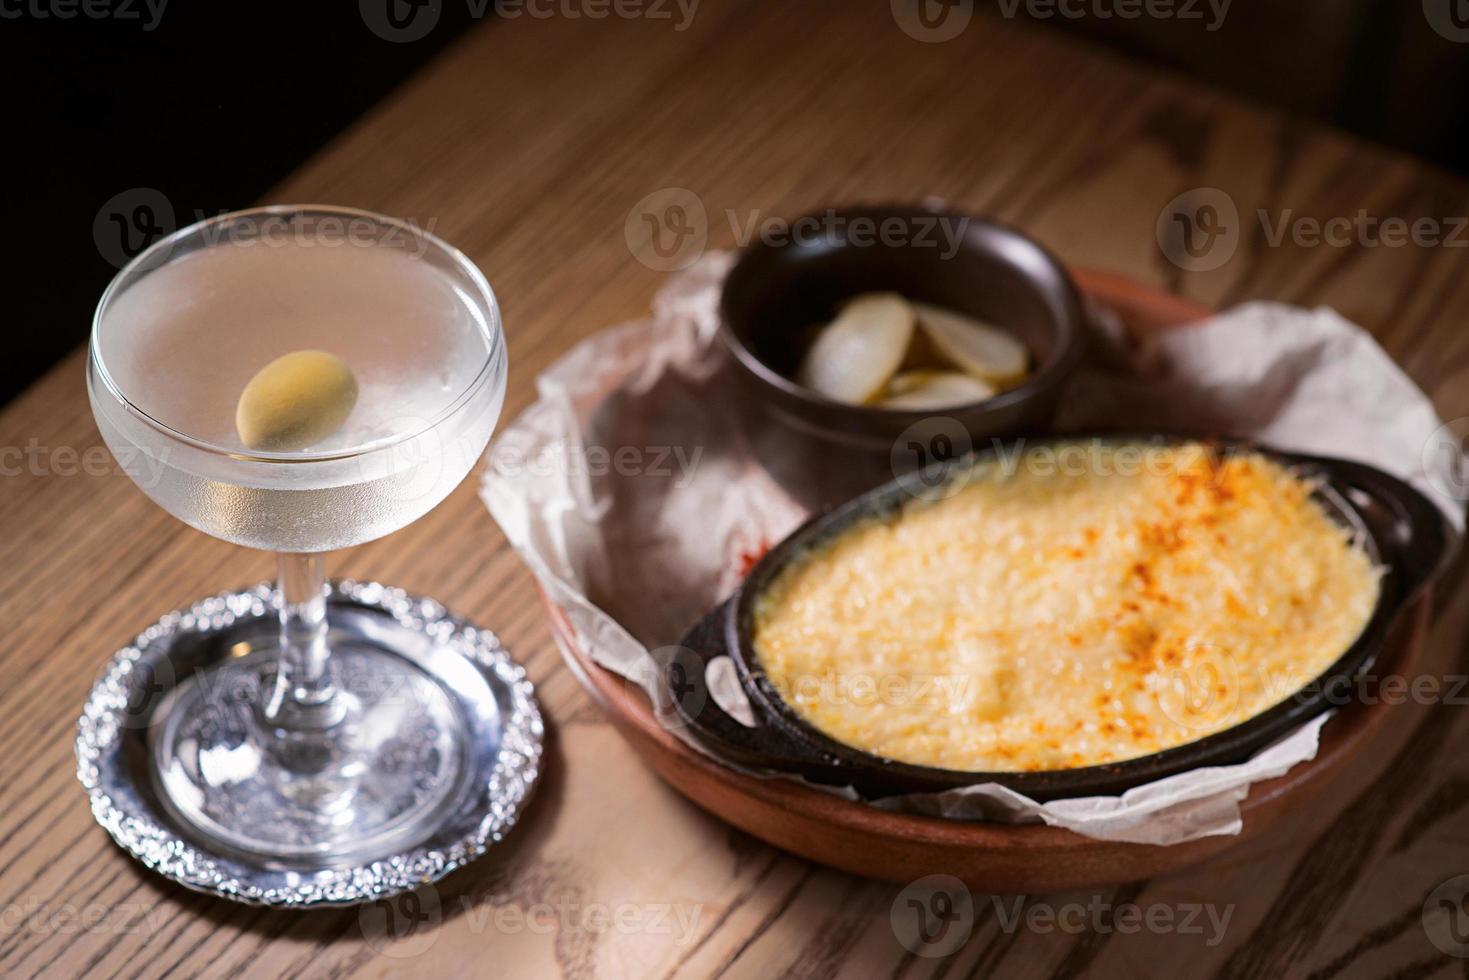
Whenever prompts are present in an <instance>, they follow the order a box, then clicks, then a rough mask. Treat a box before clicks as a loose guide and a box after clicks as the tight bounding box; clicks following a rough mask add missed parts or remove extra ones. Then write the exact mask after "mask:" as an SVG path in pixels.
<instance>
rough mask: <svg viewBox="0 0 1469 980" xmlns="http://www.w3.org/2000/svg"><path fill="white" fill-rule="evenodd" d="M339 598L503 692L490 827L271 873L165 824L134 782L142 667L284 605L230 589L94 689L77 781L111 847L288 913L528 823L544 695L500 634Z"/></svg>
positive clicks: (473, 850)
mask: <svg viewBox="0 0 1469 980" xmlns="http://www.w3.org/2000/svg"><path fill="white" fill-rule="evenodd" d="M331 599H337V600H339V601H346V602H350V603H353V604H355V605H357V606H362V607H366V608H368V609H373V610H379V611H381V612H384V613H386V614H388V615H389V616H391V617H392V618H393V619H394V620H396V621H397V622H398V623H399V624H401V625H403V626H405V627H407V628H409V629H412V630H415V631H418V632H422V633H424V634H426V635H428V636H430V637H431V638H432V639H434V640H435V641H437V642H438V643H440V644H443V645H445V646H448V647H451V648H452V649H454V650H456V651H457V652H459V653H461V654H462V655H464V656H466V657H467V658H468V659H470V660H471V661H472V662H473V663H474V665H475V667H476V668H477V669H478V670H479V671H480V673H481V674H482V675H484V677H485V679H486V681H488V682H490V683H491V684H492V686H496V687H498V688H500V689H501V690H502V693H503V694H504V695H505V697H506V700H507V702H508V710H506V711H505V712H504V714H503V717H502V726H503V735H502V741H501V744H500V751H499V752H498V754H497V756H496V759H495V763H494V766H493V769H492V771H491V773H490V776H489V779H488V783H487V784H486V785H485V786H484V787H483V792H482V793H480V794H479V798H480V799H483V800H485V801H486V804H487V805H486V807H485V813H484V816H483V818H482V819H481V820H480V821H479V822H478V823H477V824H476V825H475V826H474V827H473V828H472V829H471V830H470V831H468V832H467V833H464V834H463V835H461V836H460V837H458V838H456V839H454V840H452V841H448V842H444V841H434V842H432V843H433V844H435V845H436V846H419V847H415V848H410V849H408V850H406V851H404V852H402V853H399V854H395V855H393V856H391V857H386V858H383V859H381V860H376V861H373V862H371V863H369V864H365V865H361V866H357V867H340V868H330V869H321V870H316V871H304V872H289V871H282V870H278V869H267V868H261V867H258V866H256V865H252V864H249V863H247V862H245V861H242V860H238V859H235V858H232V857H227V856H221V855H216V854H213V853H210V852H209V851H207V850H206V849H204V848H203V847H201V846H200V845H198V844H196V843H193V842H191V841H189V840H186V839H184V838H183V837H182V836H180V835H179V834H178V833H176V832H175V831H174V830H173V829H172V828H170V827H169V826H167V825H166V824H165V823H163V822H161V821H160V820H159V813H158V812H157V811H156V809H155V808H154V807H153V806H151V805H150V804H149V803H148V802H147V801H145V800H144V799H142V798H141V797H140V796H139V794H138V793H137V792H136V791H135V787H133V785H132V777H131V775H130V774H129V772H128V770H127V767H126V765H125V764H124V760H123V759H122V753H123V748H124V744H123V743H124V737H125V736H126V735H127V733H128V731H129V727H128V722H127V717H128V715H127V713H128V710H129V704H130V703H131V699H132V698H133V697H134V695H135V694H136V691H135V690H134V689H133V686H132V685H133V683H134V680H135V675H138V672H139V664H140V662H141V661H144V660H145V659H148V658H150V653H151V657H152V658H153V659H156V658H157V657H158V653H157V651H158V650H159V649H163V650H164V651H165V653H164V656H166V650H167V647H168V645H169V643H170V642H171V641H172V639H173V638H174V637H176V636H178V635H180V634H184V633H188V632H211V631H217V630H222V629H226V628H228V627H230V626H233V625H234V624H235V623H236V621H238V620H241V619H245V618H250V619H256V618H260V617H263V616H265V615H267V614H268V613H270V612H271V611H272V610H274V609H276V608H278V599H277V597H276V594H275V590H274V588H273V587H272V586H271V584H270V583H268V582H267V583H262V584H260V585H257V586H255V587H254V588H250V589H245V590H241V591H225V592H220V593H218V594H217V595H214V596H210V597H208V598H205V599H201V600H200V601H198V602H196V603H195V604H194V605H193V606H191V607H189V608H188V609H179V610H175V611H173V612H170V613H168V614H166V615H164V616H163V617H162V618H161V619H159V620H158V622H156V623H154V624H153V625H151V626H149V627H148V628H147V629H145V630H143V632H141V633H139V634H138V636H137V637H136V638H135V639H134V640H133V642H132V643H131V644H129V645H127V646H125V647H123V648H122V649H120V650H118V651H117V652H116V653H115V654H114V655H113V657H112V659H111V661H110V662H109V663H108V665H107V667H106V668H105V669H104V671H103V673H102V675H101V676H100V677H99V678H98V680H97V682H96V684H95V685H93V687H92V691H91V693H90V694H89V695H88V697H87V701H86V705H85V706H84V708H83V710H82V715H81V717H80V719H79V720H78V721H77V738H76V757H77V779H78V780H80V782H81V784H82V786H83V787H84V788H85V789H86V791H87V795H88V796H89V797H90V799H91V805H92V815H93V816H94V817H95V818H96V819H97V822H98V823H99V824H101V825H102V827H103V828H104V829H105V830H106V831H107V832H108V834H110V835H111V836H112V839H113V840H114V841H116V842H117V844H118V845H119V846H120V847H122V849H123V850H125V851H127V852H128V853H129V854H131V855H132V856H133V857H135V858H137V859H138V860H139V861H140V862H142V863H143V864H144V865H145V866H147V867H148V868H150V869H152V870H153V871H156V872H158V873H159V874H161V875H163V876H164V877H166V878H169V879H172V880H173V881H175V882H178V883H179V884H181V885H183V886H185V887H186V888H190V889H193V890H194V891H198V892H203V893H205V894H210V895H215V896H218V897H220V898H226V899H229V900H231V901H235V902H242V903H244V904H247V905H259V906H267V907H271V908H283V909H308V908H323V907H342V906H350V905H357V904H361V903H364V902H371V901H375V900H378V899H384V898H389V897H391V896H393V895H396V894H399V893H401V892H405V891H410V890H412V889H414V888H417V887H420V886H422V885H424V884H428V883H430V882H434V881H437V880H439V879H440V878H443V877H444V876H445V875H447V874H449V873H450V872H452V871H455V870H456V869H458V868H461V867H463V866H464V865H466V864H468V863H469V862H471V861H473V860H475V859H476V858H478V857H480V856H481V855H483V854H484V853H485V852H486V851H487V850H488V849H489V847H490V845H491V844H494V843H497V842H499V841H500V840H501V839H502V838H503V837H504V836H505V835H506V834H507V833H508V832H509V831H510V829H511V828H512V827H514V826H515V823H516V822H517V820H518V819H519V817H520V814H521V812H522V811H523V810H524V807H525V804H526V803H527V801H528V800H529V799H530V796H531V793H532V790H533V789H534V787H535V784H536V781H537V779H538V777H539V776H540V771H541V755H542V742H543V739H544V734H545V729H544V724H543V722H542V719H541V713H540V708H539V706H538V705H537V703H536V698H535V689H534V687H533V686H532V684H531V682H530V681H529V679H527V677H526V674H525V668H524V667H522V666H520V665H519V664H518V663H516V662H515V661H514V660H513V659H512V658H511V656H510V653H509V651H508V650H506V649H505V647H504V646H503V645H502V644H501V643H500V640H499V638H498V637H496V636H495V634H494V633H492V632H491V631H489V630H485V629H480V628H478V627H475V626H472V625H470V624H469V623H468V622H467V621H465V620H463V619H461V618H459V617H457V616H454V615H452V614H450V613H449V612H448V611H447V610H446V609H445V608H444V607H443V606H442V605H440V604H439V603H438V602H436V601H434V600H433V599H428V598H423V597H420V596H415V595H411V594H409V593H407V592H405V591H403V590H402V589H398V588H394V587H391V586H385V585H382V584H380V583H377V582H354V581H350V580H343V581H340V582H335V583H333V584H332V585H331V586H330V587H329V592H328V601H330V600H331Z"/></svg>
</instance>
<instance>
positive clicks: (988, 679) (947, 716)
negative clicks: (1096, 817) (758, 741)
mask: <svg viewBox="0 0 1469 980" xmlns="http://www.w3.org/2000/svg"><path fill="white" fill-rule="evenodd" d="M956 488H957V492H954V493H953V494H952V495H950V496H947V497H946V498H944V499H942V500H937V501H934V502H931V503H929V502H923V501H916V500H915V501H914V502H913V503H911V504H909V505H908V506H906V507H905V508H902V509H901V510H900V511H899V512H897V513H896V514H895V515H893V516H891V517H889V518H887V519H881V520H880V519H875V518H874V519H872V520H869V521H866V522H863V523H859V524H857V525H854V526H853V527H852V528H851V529H849V530H848V531H846V532H844V533H843V534H841V535H840V536H838V537H837V538H836V539H834V540H833V541H832V542H830V543H829V544H826V545H824V546H823V547H822V548H820V549H819V550H816V551H813V552H812V553H810V554H808V555H806V556H804V557H803V558H800V559H798V560H797V561H796V562H794V563H793V564H791V565H790V566H788V567H787V568H786V569H784V570H783V571H782V572H781V573H780V574H779V575H778V576H777V577H776V578H775V579H774V580H773V581H772V582H771V584H770V586H769V587H768V588H767V589H766V591H765V593H764V594H763V595H762V596H761V597H760V598H759V599H758V600H757V603H756V606H755V610H754V612H755V616H754V619H755V622H754V624H753V625H754V645H755V651H756V654H757V656H758V657H759V659H760V661H761V663H762V664H763V666H764V668H765V670H766V673H767V675H768V676H769V678H770V680H771V682H772V683H773V684H774V686H775V688H776V689H777V691H779V693H780V694H781V696H782V697H784V698H785V700H786V701H787V703H789V704H790V705H792V706H793V707H794V708H795V710H796V712H797V713H798V714H800V715H801V717H803V718H804V719H806V721H808V722H810V723H811V724H812V725H814V726H815V727H816V728H818V729H820V730H821V731H823V732H825V733H826V734H827V735H829V736H831V737H832V738H834V739H836V740H837V741H840V742H844V743H846V744H847V745H851V746H854V747H856V748H859V749H863V750H865V751H868V752H872V753H875V754H877V755H880V756H884V757H886V758H889V759H895V760H899V761H902V762H910V763H915V764H919V765H926V766H937V767H940V768H944V769H953V770H961V771H971V772H974V771H1017V770H1040V769H1064V768H1072V767H1078V766H1087V765H1096V764H1101V763H1106V762H1113V761H1118V760H1122V759H1128V758H1133V757H1136V756H1141V755H1147V754H1150V753H1153V752H1157V751H1160V750H1162V749H1167V748H1170V747H1173V746H1176V745H1181V744H1183V743H1185V742H1191V741H1194V740H1196V739H1199V738H1202V737H1203V736H1205V735H1208V734H1210V733H1212V732H1217V731H1221V730H1223V729H1226V728H1229V727H1231V726H1233V725H1235V724H1238V723H1239V722H1241V721H1243V720H1245V719H1247V718H1250V717H1252V716H1254V715H1256V714H1259V713H1260V712H1261V711H1264V710H1265V709H1267V708H1269V707H1271V706H1272V705H1274V704H1276V703H1278V702H1280V701H1282V700H1284V699H1286V698H1288V697H1290V696H1292V695H1293V694H1295V693H1296V692H1297V691H1299V690H1300V689H1301V688H1302V687H1303V686H1305V685H1306V684H1307V683H1309V682H1311V681H1312V680H1314V679H1315V678H1316V677H1318V676H1319V675H1320V674H1321V673H1322V672H1324V670H1325V669H1326V668H1327V667H1328V666H1330V665H1331V664H1332V663H1333V662H1334V661H1335V660H1336V659H1337V658H1338V657H1339V656H1341V654H1342V653H1343V652H1345V650H1346V649H1347V647H1349V646H1350V645H1351V643H1352V642H1353V640H1355V639H1356V637H1357V636H1358V635H1359V634H1360V632H1361V630H1362V628H1363V626H1364V625H1365V624H1366V622H1367V620H1368V619H1369V618H1370V616H1371V614H1372V611H1373V609H1374V607H1375V605H1376V602H1377V594H1378V570H1377V569H1376V568H1374V567H1373V565H1372V562H1371V561H1370V559H1369V557H1368V555H1367V554H1366V552H1365V551H1364V550H1363V549H1362V548H1360V547H1358V546H1357V545H1356V544H1355V543H1354V542H1353V541H1352V540H1351V537H1350V535H1349V533H1348V532H1347V531H1346V530H1345V529H1343V528H1342V527H1341V526H1340V525H1338V524H1337V523H1335V522H1334V521H1333V520H1332V519H1331V518H1330V517H1328V516H1327V514H1326V513H1325V511H1324V510H1322V508H1321V507H1320V505H1319V504H1318V503H1317V502H1316V501H1315V500H1313V499H1312V496H1311V486H1310V485H1309V484H1307V483H1306V482H1304V481H1303V480H1301V479H1300V478H1299V477H1297V476H1295V475H1293V474H1292V473H1290V472H1289V471H1288V470H1286V469H1285V468H1283V467H1281V466H1280V465H1278V464H1276V463H1273V462H1271V461H1270V460H1267V459H1265V458H1264V457H1262V456H1259V455H1257V454H1249V455H1234V456H1229V457H1225V458H1219V457H1218V456H1217V455H1216V453H1215V452H1214V451H1213V450H1211V449H1209V448H1208V447H1205V446H1201V445H1196V444H1195V445H1185V446H1179V447H1168V448H1162V447H1144V446H1120V447H1119V446H1109V445H1106V444H1103V443H1079V442H1078V443H1070V444H1064V445H1061V446H1056V445H1051V446H1041V447H1035V448H1032V449H1029V450H1027V451H1025V452H1024V453H1023V454H1018V453H1017V454H1014V455H1012V457H1011V458H1010V459H1008V460H1005V459H996V460H992V461H989V462H985V463H982V464H980V465H979V466H977V467H975V469H973V470H971V471H969V472H968V473H967V474H966V475H965V476H964V478H963V481H962V486H961V485H956Z"/></svg>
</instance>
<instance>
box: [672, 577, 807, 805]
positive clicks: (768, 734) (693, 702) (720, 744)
mask: <svg viewBox="0 0 1469 980" xmlns="http://www.w3.org/2000/svg"><path fill="white" fill-rule="evenodd" d="M734 602H735V599H730V600H728V601H727V602H725V603H723V604H721V605H719V606H717V607H716V608H715V609H714V611H713V612H711V613H709V614H708V615H707V616H705V617H704V618H703V619H701V620H699V622H698V624H697V625H696V626H694V628H693V629H692V630H690V631H689V633H688V635H686V636H685V637H684V638H683V641H682V642H681V643H680V644H679V645H678V646H677V647H674V648H672V650H671V651H669V652H667V653H665V655H664V660H663V662H662V663H660V664H659V669H660V672H661V673H662V676H663V680H664V686H665V691H666V694H667V695H668V696H669V697H670V698H671V699H672V702H673V707H674V709H675V710H676V711H677V713H678V717H679V719H680V720H681V721H683V722H684V723H685V724H686V725H688V727H689V729H690V731H692V732H693V734H694V735H695V736H697V737H698V739H699V741H701V742H704V743H705V744H707V745H709V746H710V747H711V748H713V749H715V750H716V751H717V752H718V753H719V754H720V755H722V756H724V757H725V758H727V759H729V760H730V761H731V762H736V763H739V764H740V765H743V766H749V767H752V768H757V769H774V770H777V771H780V772H792V773H799V774H800V775H803V776H809V777H814V778H817V779H820V778H821V777H822V776H823V775H825V776H827V778H828V779H829V778H831V773H830V772H829V770H831V769H832V768H834V766H833V764H834V762H835V760H832V759H830V758H828V757H827V756H826V755H825V754H823V753H821V752H820V751H819V750H817V749H816V748H815V747H814V746H809V745H807V744H805V743H804V742H803V741H801V740H799V739H798V738H796V737H795V736H794V735H792V734H790V733H788V732H787V731H785V729H784V728H782V727H781V726H780V725H779V724H778V723H775V722H773V721H771V720H769V719H765V718H761V717H760V714H761V712H760V706H759V704H758V703H757V702H755V701H754V700H753V699H751V704H750V708H751V710H752V711H753V712H754V714H755V727H754V728H750V727H747V726H746V725H743V724H741V723H740V722H739V721H737V720H736V719H734V718H733V717H731V716H730V715H729V713H728V712H726V711H725V710H724V709H723V708H721V707H720V706H719V703H718V702H717V701H715V700H714V695H713V694H712V693H710V691H709V685H708V681H707V671H708V667H709V663H710V662H711V661H713V660H714V659H715V658H717V657H721V656H727V655H728V654H729V646H728V641H727V637H728V635H729V634H728V631H727V625H728V621H729V616H730V615H731V614H732V612H733V608H734ZM747 693H748V692H747Z"/></svg>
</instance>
